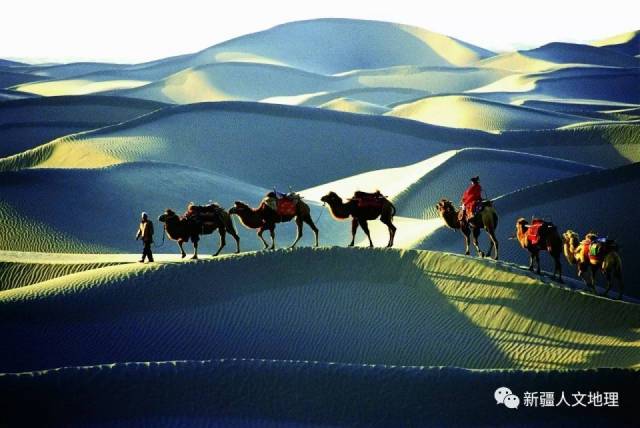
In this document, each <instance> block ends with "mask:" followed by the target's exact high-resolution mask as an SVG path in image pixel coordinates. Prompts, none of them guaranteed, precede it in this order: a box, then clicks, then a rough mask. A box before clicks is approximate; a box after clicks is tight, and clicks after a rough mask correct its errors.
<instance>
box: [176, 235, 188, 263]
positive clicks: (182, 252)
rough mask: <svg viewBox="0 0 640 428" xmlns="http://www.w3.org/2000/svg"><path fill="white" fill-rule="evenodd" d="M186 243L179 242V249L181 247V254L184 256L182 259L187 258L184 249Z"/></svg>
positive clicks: (180, 240)
mask: <svg viewBox="0 0 640 428" xmlns="http://www.w3.org/2000/svg"><path fill="white" fill-rule="evenodd" d="M183 244H184V241H183V240H182V239H179V240H178V247H180V254H182V258H183V259H184V258H185V257H186V256H187V253H186V252H185V251H184V247H183V246H182V245H183Z"/></svg>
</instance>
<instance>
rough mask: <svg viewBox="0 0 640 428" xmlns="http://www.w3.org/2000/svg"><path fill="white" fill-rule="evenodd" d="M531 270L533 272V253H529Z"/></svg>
mask: <svg viewBox="0 0 640 428" xmlns="http://www.w3.org/2000/svg"><path fill="white" fill-rule="evenodd" d="M529 270H530V271H531V272H533V253H532V252H529Z"/></svg>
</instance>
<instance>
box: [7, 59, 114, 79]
mask: <svg viewBox="0 0 640 428" xmlns="http://www.w3.org/2000/svg"><path fill="white" fill-rule="evenodd" d="M125 67H126V65H124V64H111V63H104V62H103V63H100V62H73V63H69V64H44V65H38V64H36V65H23V66H17V67H13V69H14V70H16V71H18V72H23V73H32V74H35V75H38V76H43V77H48V78H52V79H67V78H69V77H72V76H79V75H83V74H87V73H93V72H103V71H112V70H118V69H123V68H125Z"/></svg>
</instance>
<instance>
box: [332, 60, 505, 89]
mask: <svg viewBox="0 0 640 428" xmlns="http://www.w3.org/2000/svg"><path fill="white" fill-rule="evenodd" d="M510 74H511V73H510V72H508V71H505V70H500V69H492V68H474V67H416V66H398V67H391V68H385V69H379V70H358V71H352V72H348V73H343V74H340V76H349V77H352V78H357V79H358V82H359V83H360V84H362V85H364V86H368V87H372V88H384V87H389V88H407V89H416V90H423V91H428V92H431V93H433V94H440V93H450V92H464V91H466V90H469V89H473V88H477V87H480V86H485V85H487V84H489V83H492V82H495V81H496V80H499V79H501V78H503V77H506V76H508V75H510Z"/></svg>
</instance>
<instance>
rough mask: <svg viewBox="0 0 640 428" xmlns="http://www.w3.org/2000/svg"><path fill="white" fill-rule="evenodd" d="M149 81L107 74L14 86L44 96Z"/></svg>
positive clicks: (80, 93)
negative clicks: (97, 76)
mask: <svg viewBox="0 0 640 428" xmlns="http://www.w3.org/2000/svg"><path fill="white" fill-rule="evenodd" d="M148 83H149V82H148V81H146V80H134V79H119V78H118V77H117V76H110V75H108V74H107V75H103V76H101V77H100V78H96V77H93V76H92V77H91V78H89V76H86V77H84V76H82V77H80V76H78V77H74V78H69V79H64V80H46V81H44V82H34V83H25V84H21V85H16V86H14V89H17V90H19V91H22V92H27V93H31V94H37V95H42V96H58V95H87V94H93V93H98V92H105V91H112V90H117V89H129V88H137V87H139V86H143V85H146V84H148Z"/></svg>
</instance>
